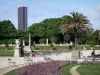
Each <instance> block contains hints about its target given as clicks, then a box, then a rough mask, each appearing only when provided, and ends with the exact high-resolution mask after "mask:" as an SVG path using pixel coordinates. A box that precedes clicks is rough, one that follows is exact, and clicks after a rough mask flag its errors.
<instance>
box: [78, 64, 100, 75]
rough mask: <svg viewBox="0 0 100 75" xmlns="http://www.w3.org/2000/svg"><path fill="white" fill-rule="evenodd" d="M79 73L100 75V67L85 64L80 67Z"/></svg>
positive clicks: (81, 74)
mask: <svg viewBox="0 0 100 75" xmlns="http://www.w3.org/2000/svg"><path fill="white" fill-rule="evenodd" d="M77 71H78V72H79V73H80V75H100V65H99V64H98V65H96V64H88V65H86V64H84V65H82V66H80V67H79V68H78V69H77Z"/></svg>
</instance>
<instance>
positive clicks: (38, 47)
mask: <svg viewBox="0 0 100 75" xmlns="http://www.w3.org/2000/svg"><path fill="white" fill-rule="evenodd" d="M53 48H57V49H59V50H66V49H68V46H53V47H51V46H35V49H36V50H51V49H53Z"/></svg>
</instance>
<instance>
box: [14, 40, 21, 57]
mask: <svg viewBox="0 0 100 75" xmlns="http://www.w3.org/2000/svg"><path fill="white" fill-rule="evenodd" d="M15 43H16V47H15V51H14V57H19V56H20V53H19V50H20V47H19V45H20V41H19V39H16V42H15Z"/></svg>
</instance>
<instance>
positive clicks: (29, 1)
mask: <svg viewBox="0 0 100 75" xmlns="http://www.w3.org/2000/svg"><path fill="white" fill-rule="evenodd" d="M22 6H26V7H28V26H30V25H32V24H33V23H39V22H41V21H43V20H44V19H46V18H59V17H62V16H64V15H70V13H71V12H73V11H75V12H81V13H83V14H84V15H85V16H87V17H88V19H89V20H90V22H91V24H92V27H93V28H94V29H100V0H0V21H2V20H8V19H9V20H11V21H12V23H13V24H14V25H15V27H16V28H18V7H22Z"/></svg>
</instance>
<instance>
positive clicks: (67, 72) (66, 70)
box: [60, 64, 77, 75]
mask: <svg viewBox="0 0 100 75" xmlns="http://www.w3.org/2000/svg"><path fill="white" fill-rule="evenodd" d="M76 65H77V64H68V65H66V66H64V67H62V68H61V69H60V71H61V72H62V73H63V74H64V75H71V73H70V69H71V68H72V67H73V66H76Z"/></svg>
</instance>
